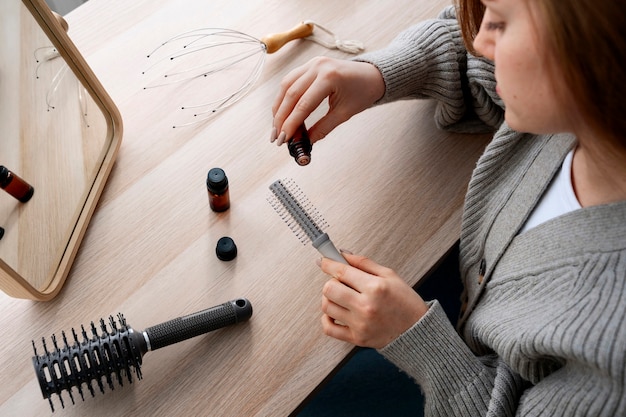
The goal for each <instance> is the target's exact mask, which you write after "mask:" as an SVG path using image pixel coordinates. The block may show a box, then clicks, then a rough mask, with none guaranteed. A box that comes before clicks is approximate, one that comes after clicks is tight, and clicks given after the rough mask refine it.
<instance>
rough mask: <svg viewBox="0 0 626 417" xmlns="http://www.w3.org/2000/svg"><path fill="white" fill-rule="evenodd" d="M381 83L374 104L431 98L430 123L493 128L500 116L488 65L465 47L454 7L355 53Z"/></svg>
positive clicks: (476, 129)
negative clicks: (374, 69)
mask: <svg viewBox="0 0 626 417" xmlns="http://www.w3.org/2000/svg"><path fill="white" fill-rule="evenodd" d="M354 59H355V60H357V61H363V62H369V63H371V64H372V65H374V66H376V67H377V68H378V70H379V71H380V72H381V74H382V76H383V80H384V82H385V95H384V96H383V97H382V98H381V99H380V100H379V102H378V103H377V104H383V103H387V102H391V101H395V100H400V99H410V98H416V99H427V98H428V99H434V100H435V101H436V102H437V105H436V112H435V123H436V124H437V126H438V127H439V128H442V129H446V130H451V131H458V132H467V133H473V132H493V131H495V130H496V129H497V128H498V127H499V126H500V124H501V123H502V121H503V120H504V110H503V103H502V101H501V100H500V98H499V97H498V96H497V94H496V92H495V84H496V83H495V79H494V75H493V64H492V63H491V62H490V61H488V60H486V59H483V58H477V57H475V56H472V55H471V54H469V53H468V52H467V50H466V49H465V46H464V44H463V38H462V36H461V29H460V27H459V24H458V22H457V20H456V16H455V12H454V8H453V7H448V8H446V9H444V10H443V11H442V12H441V13H440V15H439V16H438V17H437V18H436V19H430V20H426V21H423V22H421V23H418V24H416V25H414V26H412V27H410V28H408V29H406V30H405V31H403V32H401V33H400V34H399V35H398V36H397V37H396V38H395V39H394V40H393V41H392V42H391V43H390V44H389V45H388V46H387V47H386V48H383V49H381V50H378V51H373V52H369V53H365V54H362V55H359V56H358V57H356V58H354Z"/></svg>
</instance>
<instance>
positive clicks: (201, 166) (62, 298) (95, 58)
mask: <svg viewBox="0 0 626 417" xmlns="http://www.w3.org/2000/svg"><path fill="white" fill-rule="evenodd" d="M446 4H447V2H446V1H443V0H441V1H432V0H418V1H414V0H395V1H392V2H385V3H383V2H380V1H378V0H359V1H345V2H337V1H331V0H303V1H297V2H281V1H274V0H263V1H261V0H254V1H252V0H250V1H246V2H245V3H244V2H231V1H226V0H219V1H206V0H193V1H192V0H188V1H186V2H182V3H181V2H179V1H176V0H159V1H155V0H137V1H132V2H128V1H125V0H90V1H89V2H87V3H86V4H84V5H83V6H81V7H79V8H78V9H76V10H75V11H73V12H72V13H70V15H69V16H67V20H68V22H69V24H70V30H69V33H70V36H71V37H72V39H74V41H75V43H76V45H77V46H78V48H79V49H80V50H81V51H83V54H84V56H85V57H86V59H87V61H88V63H89V64H90V66H91V67H92V69H93V70H94V72H95V73H96V75H97V76H98V78H99V79H100V81H101V82H102V83H103V85H104V87H105V88H106V89H107V91H108V92H109V93H110V94H111V96H112V98H113V100H114V102H115V103H116V104H117V106H118V107H119V109H120V111H121V114H122V117H123V121H124V138H123V141H122V146H121V148H120V151H119V155H118V159H117V162H116V165H115V166H114V168H113V171H112V174H111V177H110V179H109V182H108V184H107V186H106V187H105V190H104V193H103V195H102V198H101V200H100V203H99V205H98V208H97V209H96V212H95V214H94V216H93V218H92V221H91V223H90V226H89V229H88V230H87V233H86V235H85V238H84V241H83V243H82V245H81V247H80V250H79V252H78V255H77V258H76V260H75V263H74V266H73V268H72V270H71V271H70V275H69V277H68V280H67V282H66V284H65V288H64V289H63V290H62V291H61V293H60V294H59V295H58V296H57V297H56V298H55V299H54V300H52V301H50V302H32V301H25V300H18V299H12V298H9V297H7V296H5V295H4V294H0V329H2V335H3V341H2V342H1V343H0V373H1V374H2V377H3V381H4V382H3V384H2V388H0V415H2V416H13V415H15V416H17V415H19V416H42V415H50V414H51V412H50V408H49V405H48V403H47V401H45V400H43V399H42V396H41V392H40V390H39V386H38V383H37V380H36V377H35V373H34V371H33V367H32V364H31V356H32V348H31V340H33V339H34V340H36V341H40V340H41V337H46V338H47V339H48V340H49V338H50V335H51V334H52V333H56V334H60V332H61V331H62V330H66V331H69V330H70V329H71V328H72V327H80V324H85V325H88V324H89V322H90V321H92V320H94V321H95V320H99V318H100V317H105V318H106V317H108V316H109V315H115V314H117V312H122V313H123V314H124V315H125V316H126V318H127V320H128V322H129V323H130V324H131V325H132V326H133V327H134V328H135V329H145V328H146V327H149V326H152V325H154V324H157V323H160V322H163V321H166V320H169V319H172V318H175V317H178V316H181V315H185V314H189V313H192V312H194V311H197V310H201V309H204V308H207V307H211V306H214V305H217V304H221V303H223V302H225V301H228V300H232V299H236V298H239V297H245V298H248V299H249V300H250V301H251V303H252V305H253V308H254V314H253V316H252V318H251V319H250V320H249V321H248V322H245V323H241V324H237V325H235V326H231V327H228V328H224V329H220V330H217V331H215V332H212V333H209V334H207V335H205V336H200V337H197V338H194V339H191V340H187V341H185V342H181V343H178V344H176V345H172V346H169V347H166V348H163V349H160V350H157V351H154V352H148V354H146V356H145V357H144V365H143V367H142V372H143V376H144V378H143V380H141V381H135V383H133V384H132V385H130V386H129V385H125V386H124V387H123V388H121V389H115V390H114V391H110V390H108V389H107V390H106V392H105V394H100V393H96V396H95V398H91V396H89V395H88V398H86V400H85V401H84V402H82V401H80V399H79V400H78V402H77V404H76V405H71V403H70V401H69V399H68V397H67V396H66V397H64V399H65V402H66V406H65V409H64V410H61V411H58V410H57V412H55V415H68V416H85V415H89V416H110V415H114V416H131V415H132V416H153V415H163V416H178V415H185V416H200V415H202V416H282V415H288V414H290V413H291V412H292V411H293V410H295V409H296V408H297V407H298V406H299V405H300V404H301V403H302V401H304V400H305V399H306V398H307V396H309V394H310V393H311V392H313V391H314V390H315V389H316V388H317V387H318V386H319V385H320V384H321V383H322V382H323V381H324V379H325V378H327V377H328V375H329V374H331V373H332V372H333V370H335V369H336V368H337V366H338V365H339V364H341V362H342V361H343V360H344V359H345V358H346V357H347V356H348V355H349V354H350V352H351V351H352V350H353V348H354V347H353V346H351V345H349V344H346V343H343V342H339V341H336V340H334V339H331V338H329V337H326V336H324V335H323V334H322V331H321V324H320V317H321V311H320V304H321V289H322V286H323V284H324V282H325V281H326V279H327V277H326V276H325V275H324V274H323V273H321V271H320V270H319V269H318V267H317V266H316V265H315V259H316V258H317V257H318V256H319V255H318V253H317V252H316V251H315V249H313V247H312V246H311V245H310V244H309V245H306V246H304V245H302V244H301V243H300V242H299V241H298V240H297V238H296V237H295V236H294V235H293V234H292V232H291V231H290V230H289V228H288V227H287V226H285V224H284V223H283V221H282V220H281V219H280V218H279V217H278V215H277V214H275V213H274V211H273V209H272V208H271V206H270V205H269V204H268V203H267V201H266V198H267V195H268V186H269V185H270V184H271V183H272V182H273V181H275V180H277V179H282V178H293V179H294V180H295V182H296V183H297V184H298V185H299V186H300V188H302V189H303V191H304V192H305V193H306V194H307V196H308V197H309V199H310V200H311V202H312V203H313V205H315V206H316V207H317V209H318V210H319V211H320V212H321V213H322V214H323V215H324V217H325V219H326V220H327V221H328V223H329V224H330V227H329V228H328V229H327V230H326V231H327V232H328V233H329V235H330V236H331V238H332V239H333V241H334V242H335V244H336V245H337V246H338V247H340V248H346V249H349V250H351V251H353V252H355V253H359V254H365V255H367V256H369V257H371V258H373V259H375V260H376V261H378V262H379V263H382V264H384V265H386V266H389V267H392V268H394V269H395V270H396V271H398V273H399V274H400V275H401V276H403V277H404V278H405V279H406V280H407V281H408V282H410V283H411V284H416V283H417V282H418V281H419V280H420V279H421V278H422V277H423V276H424V275H425V274H426V273H427V272H428V271H429V270H430V269H431V268H432V267H433V266H434V265H435V264H436V263H437V262H438V261H439V260H440V259H441V257H442V256H443V255H444V254H445V253H446V252H447V251H448V250H449V248H450V247H451V246H452V245H453V244H454V242H455V241H456V240H457V239H458V235H459V228H460V216H461V208H462V202H463V197H464V193H465V190H466V187H467V182H468V180H469V176H470V173H471V170H472V168H473V167H474V165H475V161H476V160H477V158H478V156H479V155H480V153H481V152H482V149H483V148H484V145H485V144H486V141H487V138H486V137H485V136H464V135H456V134H450V133H447V132H443V131H440V130H437V128H436V127H435V125H434V122H433V118H432V117H433V109H434V105H433V103H432V102H427V101H403V102H398V103H393V104H389V105H385V106H379V107H376V108H372V109H370V110H367V111H366V112H364V113H362V114H360V115H357V116H355V117H353V118H352V119H351V120H349V121H348V122H346V123H344V124H343V125H342V126H340V127H339V128H337V129H336V130H335V131H333V132H332V133H331V134H330V135H329V136H328V137H327V138H326V139H325V140H324V141H322V142H319V143H318V144H316V145H315V146H314V149H313V154H312V162H311V164H310V165H308V166H306V167H300V166H298V165H296V163H295V162H294V161H293V159H292V158H291V157H289V155H288V152H287V149H286V147H284V146H283V147H280V148H278V147H276V146H275V145H272V144H270V143H269V135H270V129H271V110H270V106H271V102H272V100H273V98H274V96H275V94H276V92H277V90H278V84H279V82H280V80H281V78H282V77H283V76H284V75H285V74H286V73H287V72H288V71H289V70H290V69H291V68H293V67H295V66H297V65H300V64H302V63H304V62H306V61H307V60H309V59H311V58H312V57H314V56H316V55H328V56H334V57H340V58H347V57H349V55H348V54H345V53H343V52H339V51H337V50H328V49H326V48H324V47H323V46H321V45H318V44H316V43H313V42H310V41H295V42H293V43H291V44H288V45H287V46H285V47H284V48H283V49H282V50H280V51H278V52H277V53H275V54H273V55H268V56H267V57H266V61H265V66H264V68H263V71H262V73H261V75H260V77H259V79H258V81H257V82H256V83H255V86H254V88H253V90H252V91H251V92H250V94H248V95H247V96H246V97H245V98H244V99H242V100H241V101H240V102H238V103H237V104H235V105H234V106H233V107H231V108H229V109H228V110H226V111H224V112H222V113H219V114H218V115H217V116H216V117H214V118H212V119H211V120H210V121H207V122H204V123H199V124H196V125H193V126H190V127H185V128H176V129H173V128H172V124H173V123H174V121H173V120H174V119H175V118H176V117H178V114H177V112H179V109H177V108H176V107H175V106H174V104H175V102H177V101H178V100H180V99H181V97H183V96H184V97H191V98H194V97H195V98H199V97H200V98H201V97H202V96H203V90H206V89H210V88H212V87H211V85H212V84H211V83H217V82H218V81H215V80H209V81H207V83H206V84H204V85H202V86H201V87H198V85H197V84H196V85H195V86H193V87H190V86H180V87H176V88H164V89H152V90H144V88H143V87H144V86H145V83H146V78H145V77H143V78H142V74H141V72H142V70H143V69H144V68H145V66H146V53H147V52H148V51H150V50H151V49H153V48H155V47H156V46H157V45H158V44H159V43H161V42H163V41H164V40H166V39H167V38H169V37H171V36H174V35H176V34H178V33H181V32H185V31H187V30H190V29H196V28H201V27H211V26H214V27H215V26H217V27H225V28H232V29H237V30H241V31H243V32H246V33H248V34H251V35H254V36H256V37H261V36H263V35H265V34H267V33H272V32H280V31H283V30H286V29H289V28H290V27H292V26H294V25H295V24H296V23H298V22H300V21H302V20H308V19H310V20H313V21H316V22H318V23H319V24H320V25H322V26H324V27H326V28H329V29H331V30H333V31H334V32H335V33H336V34H337V35H338V36H339V37H340V38H347V39H358V40H360V41H362V42H364V44H365V46H366V48H367V50H374V49H378V48H381V47H383V46H385V45H386V44H387V43H388V42H389V41H390V40H391V39H392V38H393V37H394V36H395V34H396V33H397V32H399V31H400V30H401V29H402V28H404V27H407V26H409V25H410V24H412V23H414V22H417V21H419V20H421V19H423V18H429V17H434V16H436V15H437V13H438V12H439V11H440V10H441V9H442V8H443V7H444V6H445V5H446ZM221 82H226V83H228V82H231V80H228V79H226V80H225V81H220V83H221ZM323 111H324V109H321V110H320V111H319V112H316V113H314V114H313V115H312V116H311V118H310V119H309V120H308V123H309V124H310V123H312V122H313V121H314V119H315V118H317V117H319V116H320V114H321V112H323ZM216 166H219V167H221V168H223V169H224V170H225V172H226V174H227V175H228V178H229V181H230V196H231V208H230V210H228V211H227V212H224V213H220V214H218V213H214V212H212V211H211V210H210V209H209V204H208V196H207V191H206V186H205V180H206V174H207V172H208V170H209V169H210V168H212V167H216ZM222 236H231V237H232V238H233V239H234V241H235V242H236V244H237V246H238V249H239V255H238V256H237V258H236V259H235V260H234V261H231V262H223V261H220V260H218V259H217V257H216V256H215V245H216V242H217V240H218V239H219V238H220V237H222ZM348 389H349V387H346V390H348ZM75 396H76V395H75ZM54 401H55V405H56V406H57V409H60V407H59V403H58V400H57V399H56V398H54ZM68 404H69V405H68Z"/></svg>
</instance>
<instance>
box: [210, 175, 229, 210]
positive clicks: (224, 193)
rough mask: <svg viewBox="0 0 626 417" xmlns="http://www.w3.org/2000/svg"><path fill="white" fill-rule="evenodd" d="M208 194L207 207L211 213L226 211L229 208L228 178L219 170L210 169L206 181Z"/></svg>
mask: <svg viewBox="0 0 626 417" xmlns="http://www.w3.org/2000/svg"><path fill="white" fill-rule="evenodd" d="M206 188H207V191H208V192H209V205H210V206H211V210H213V211H217V212H220V211H226V210H228V209H229V208H230V192H229V189H228V178H227V177H226V173H225V172H224V170H223V169H221V168H211V169H210V170H209V173H208V175H207V179H206Z"/></svg>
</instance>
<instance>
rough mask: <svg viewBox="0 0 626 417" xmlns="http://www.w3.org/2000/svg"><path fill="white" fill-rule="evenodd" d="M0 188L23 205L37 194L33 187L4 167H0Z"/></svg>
mask: <svg viewBox="0 0 626 417" xmlns="http://www.w3.org/2000/svg"><path fill="white" fill-rule="evenodd" d="M0 188H2V189H3V190H4V191H6V192H7V193H9V194H11V195H12V196H13V197H15V198H17V199H18V200H19V201H21V202H22V203H25V202H27V201H28V200H30V198H31V197H32V196H33V193H34V192H35V189H34V188H33V187H32V185H30V184H29V183H27V182H26V181H24V180H23V179H22V178H20V177H18V176H17V175H15V174H14V173H13V172H11V171H10V170H9V169H8V168H6V167H4V166H2V165H0Z"/></svg>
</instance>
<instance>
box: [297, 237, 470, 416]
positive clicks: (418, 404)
mask: <svg viewBox="0 0 626 417" xmlns="http://www.w3.org/2000/svg"><path fill="white" fill-rule="evenodd" d="M458 256H459V252H458V246H457V247H455V248H454V249H453V250H452V252H451V253H450V254H449V255H448V256H447V257H446V258H445V259H444V260H443V262H442V263H441V265H439V267H437V268H436V269H435V271H434V272H433V273H432V274H430V275H429V276H428V278H427V279H426V281H425V282H424V283H423V284H422V285H420V287H419V288H418V289H417V291H418V293H419V294H420V295H421V296H422V298H424V299H425V300H432V299H435V298H436V299H437V300H439V302H440V303H441V304H442V306H443V308H444V310H445V311H446V314H447V315H448V318H450V321H451V322H452V323H455V322H456V319H457V317H458V315H459V308H460V301H459V300H460V296H461V291H462V285H461V280H460V277H459V269H458ZM296 415H297V416H298V417H331V416H332V417H357V416H358V417H362V416H366V417H378V416H380V417H387V416H391V415H392V416H394V417H402V416H413V417H415V416H423V415H424V398H423V396H422V393H421V390H420V387H419V386H418V385H417V384H416V383H415V382H414V381H413V380H412V379H411V378H409V377H408V376H407V375H406V374H405V373H403V372H402V371H400V370H399V369H398V368H397V367H396V366H395V365H393V364H392V363H390V362H389V361H387V360H386V359H385V358H383V357H382V356H381V355H380V354H379V353H378V352H377V351H376V350H374V349H358V350H357V352H356V353H355V354H354V356H353V357H352V358H350V359H349V360H348V361H347V363H346V364H345V365H344V366H343V367H342V368H341V369H340V370H339V371H338V372H337V374H336V375H335V376H334V377H333V378H332V379H331V380H330V381H329V382H328V383H327V384H326V385H325V386H324V387H323V388H322V389H321V391H319V392H318V393H317V394H316V395H315V396H314V397H313V398H312V399H311V400H310V401H309V402H308V403H307V404H306V405H305V406H304V408H302V409H301V410H300V411H299V413H297V414H296Z"/></svg>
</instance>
